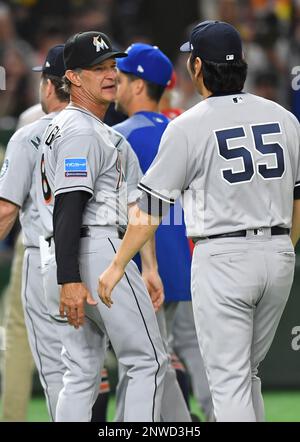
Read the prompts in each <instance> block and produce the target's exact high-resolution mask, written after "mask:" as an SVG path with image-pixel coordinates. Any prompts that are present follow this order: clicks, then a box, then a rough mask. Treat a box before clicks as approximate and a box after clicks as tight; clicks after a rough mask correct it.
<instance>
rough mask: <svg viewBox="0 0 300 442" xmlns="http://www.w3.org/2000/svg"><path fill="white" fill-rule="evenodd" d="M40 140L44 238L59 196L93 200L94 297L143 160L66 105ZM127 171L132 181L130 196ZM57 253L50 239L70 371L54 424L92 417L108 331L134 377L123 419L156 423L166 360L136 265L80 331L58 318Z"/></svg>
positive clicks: (49, 286) (52, 291)
mask: <svg viewBox="0 0 300 442" xmlns="http://www.w3.org/2000/svg"><path fill="white" fill-rule="evenodd" d="M42 143H43V157H42V158H41V164H42V168H41V172H40V177H41V179H42V182H43V188H42V189H43V194H44V195H43V196H44V198H45V200H48V202H49V204H48V207H47V212H43V213H42V212H41V217H42V220H43V223H44V221H45V223H44V225H45V226H46V227H47V231H46V232H45V234H46V237H51V236H52V235H53V231H52V230H53V229H52V225H51V224H52V223H50V222H49V215H50V219H51V217H52V210H53V198H54V196H55V195H58V194H61V193H65V192H71V191H75V190H83V191H86V192H88V193H90V195H91V198H90V200H89V201H88V203H87V205H86V207H85V210H84V213H83V225H85V226H88V227H89V229H88V230H89V236H88V237H83V238H81V239H80V251H79V256H78V261H79V267H80V275H81V277H82V281H83V282H84V284H85V285H86V287H87V288H88V290H89V291H90V293H91V294H92V296H93V297H94V299H98V295H97V292H96V282H97V278H98V276H99V274H101V272H102V271H103V270H104V269H105V268H106V266H107V265H108V263H109V262H110V261H111V260H112V259H113V257H114V256H115V253H116V249H117V248H118V247H119V245H120V240H119V238H118V234H117V228H118V227H120V226H124V225H126V224H127V204H128V201H131V200H130V199H129V200H128V199H127V193H128V194H131V191H132V190H136V185H137V179H138V176H139V173H140V171H139V166H138V160H137V158H136V157H135V155H134V153H133V151H132V149H131V147H130V145H129V144H128V143H127V142H126V140H125V139H124V138H123V137H122V136H121V135H119V134H117V133H116V132H114V131H113V129H110V128H108V127H107V126H106V125H104V124H103V123H102V121H101V120H99V119H98V118H96V117H95V116H94V115H93V114H91V113H90V112H88V111H87V110H84V109H81V108H76V107H74V106H68V107H67V108H66V109H65V110H64V111H62V112H61V113H60V114H59V115H58V116H57V117H56V118H55V119H54V120H53V121H52V124H51V126H49V127H48V130H47V131H46V133H45V135H44V137H43V140H42ZM122 157H123V159H122ZM123 160H125V164H123ZM125 171H127V172H125ZM131 171H132V172H131ZM125 173H127V175H128V177H129V186H128V192H127V188H126V183H125ZM130 177H131V178H130ZM130 183H131V184H132V188H131V184H130ZM133 200H134V199H133ZM133 200H132V201H133ZM132 201H131V202H132ZM44 214H45V217H44ZM53 254H54V245H53V242H52V241H51V258H50V259H49V261H48V263H47V265H46V268H45V275H44V278H45V288H46V298H47V303H48V309H49V312H50V315H51V317H52V318H53V323H54V325H55V327H56V328H57V333H58V335H59V336H60V338H61V341H62V343H63V346H64V349H65V350H64V351H63V353H62V359H63V361H64V362H65V365H66V367H67V371H66V373H65V376H64V388H63V390H62V391H61V393H60V396H59V400H58V405H57V409H56V420H57V421H89V420H90V416H91V406H92V405H93V403H94V399H95V397H94V394H95V392H96V390H95V388H96V386H97V383H98V377H99V371H100V368H101V365H102V363H103V362H104V357H105V336H106V334H107V335H108V337H109V339H110V342H111V344H112V346H113V348H114V351H115V353H116V356H117V358H118V360H119V361H120V363H121V364H122V365H123V366H124V367H125V369H126V374H127V376H128V378H130V379H131V380H132V381H131V382H129V383H128V385H127V389H126V394H125V401H124V420H125V421H153V420H158V419H159V416H160V405H161V400H162V395H163V391H164V376H165V371H166V365H167V357H166V354H165V351H164V347H163V343H162V340H161V336H160V332H159V328H158V324H157V321H156V317H155V313H154V309H153V306H152V303H151V300H150V297H149V294H148V292H147V290H146V287H145V285H144V283H143V280H142V278H141V275H140V273H139V271H138V269H137V267H136V265H135V264H134V263H133V262H131V263H130V264H129V265H128V267H127V268H126V275H125V276H124V277H123V278H122V280H121V281H120V283H119V284H118V287H117V288H116V291H115V293H116V298H115V301H114V306H113V308H112V309H108V308H107V307H106V306H105V305H104V304H103V303H101V302H98V304H97V306H96V307H92V308H90V306H88V305H86V308H85V313H86V317H87V320H86V321H85V323H84V325H83V326H82V327H81V328H80V329H79V330H75V329H73V328H72V327H70V326H69V325H68V324H66V323H65V322H63V320H62V318H61V317H60V316H59V293H58V286H57V284H56V282H55V281H56V278H55V275H56V265H55V259H54V256H53ZM124 317H126V321H124ZM70 330H71V331H70ZM129 337H130V339H128V338H129ZM132 337H134V339H133V338H132ZM82 373H84V376H83V377H82ZM83 378H84V380H83V382H84V386H83V387H82V379H83ZM74 403H75V404H76V406H74Z"/></svg>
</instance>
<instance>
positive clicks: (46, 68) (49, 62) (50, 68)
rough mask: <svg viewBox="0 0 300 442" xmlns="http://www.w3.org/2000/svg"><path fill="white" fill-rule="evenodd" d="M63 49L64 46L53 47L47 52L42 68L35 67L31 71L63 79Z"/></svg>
mask: <svg viewBox="0 0 300 442" xmlns="http://www.w3.org/2000/svg"><path fill="white" fill-rule="evenodd" d="M64 47H65V45H57V46H53V48H51V49H50V50H49V52H48V54H47V57H46V60H45V62H44V64H43V66H35V67H34V68H32V70H33V71H35V72H43V73H44V74H49V75H54V76H56V77H63V76H64V74H65V70H66V69H65V63H64V57H63V53H64Z"/></svg>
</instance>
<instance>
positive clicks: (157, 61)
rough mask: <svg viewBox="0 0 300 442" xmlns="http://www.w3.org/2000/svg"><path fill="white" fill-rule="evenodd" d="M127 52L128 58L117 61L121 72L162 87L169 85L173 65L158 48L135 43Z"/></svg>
mask: <svg viewBox="0 0 300 442" xmlns="http://www.w3.org/2000/svg"><path fill="white" fill-rule="evenodd" d="M126 52H127V54H128V56H127V57H126V58H122V59H119V60H117V67H118V69H119V70H120V71H122V72H125V73H128V74H133V75H136V76H137V77H139V78H142V79H143V80H146V81H149V82H151V83H155V84H160V85H161V86H167V85H168V83H169V82H170V80H171V76H172V71H173V65H172V63H171V61H170V60H169V58H168V57H167V56H166V55H165V54H164V53H163V52H162V51H161V50H160V49H158V47H157V46H151V45H148V44H145V43H134V44H132V45H131V46H129V48H128V49H127V50H126Z"/></svg>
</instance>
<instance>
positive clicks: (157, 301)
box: [142, 270, 165, 312]
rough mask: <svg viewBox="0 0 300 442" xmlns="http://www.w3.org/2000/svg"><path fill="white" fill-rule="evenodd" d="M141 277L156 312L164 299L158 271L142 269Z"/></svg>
mask: <svg viewBox="0 0 300 442" xmlns="http://www.w3.org/2000/svg"><path fill="white" fill-rule="evenodd" d="M142 277H143V280H144V283H145V285H146V287H147V290H148V292H149V294H150V298H151V301H152V304H153V307H154V310H155V311H156V312H157V311H158V310H159V309H160V307H161V306H162V304H163V302H164V300H165V294H164V286H163V283H162V280H161V278H160V276H159V273H158V271H156V270H152V271H145V270H143V271H142Z"/></svg>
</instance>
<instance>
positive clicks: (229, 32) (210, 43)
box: [180, 20, 243, 63]
mask: <svg viewBox="0 0 300 442" xmlns="http://www.w3.org/2000/svg"><path fill="white" fill-rule="evenodd" d="M180 50H181V52H192V53H193V54H194V55H195V56H196V57H199V58H201V59H202V60H207V61H212V62H215V63H230V62H231V63H232V62H235V61H237V60H241V59H242V58H243V50H242V40H241V36H240V34H239V32H238V31H237V30H236V29H235V28H234V27H233V26H231V25H230V24H229V23H225V22H222V21H217V20H207V21H204V22H202V23H199V24H198V25H197V26H195V27H194V28H193V30H192V32H191V36H190V40H189V41H187V42H186V43H184V44H183V45H182V46H181V48H180Z"/></svg>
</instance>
